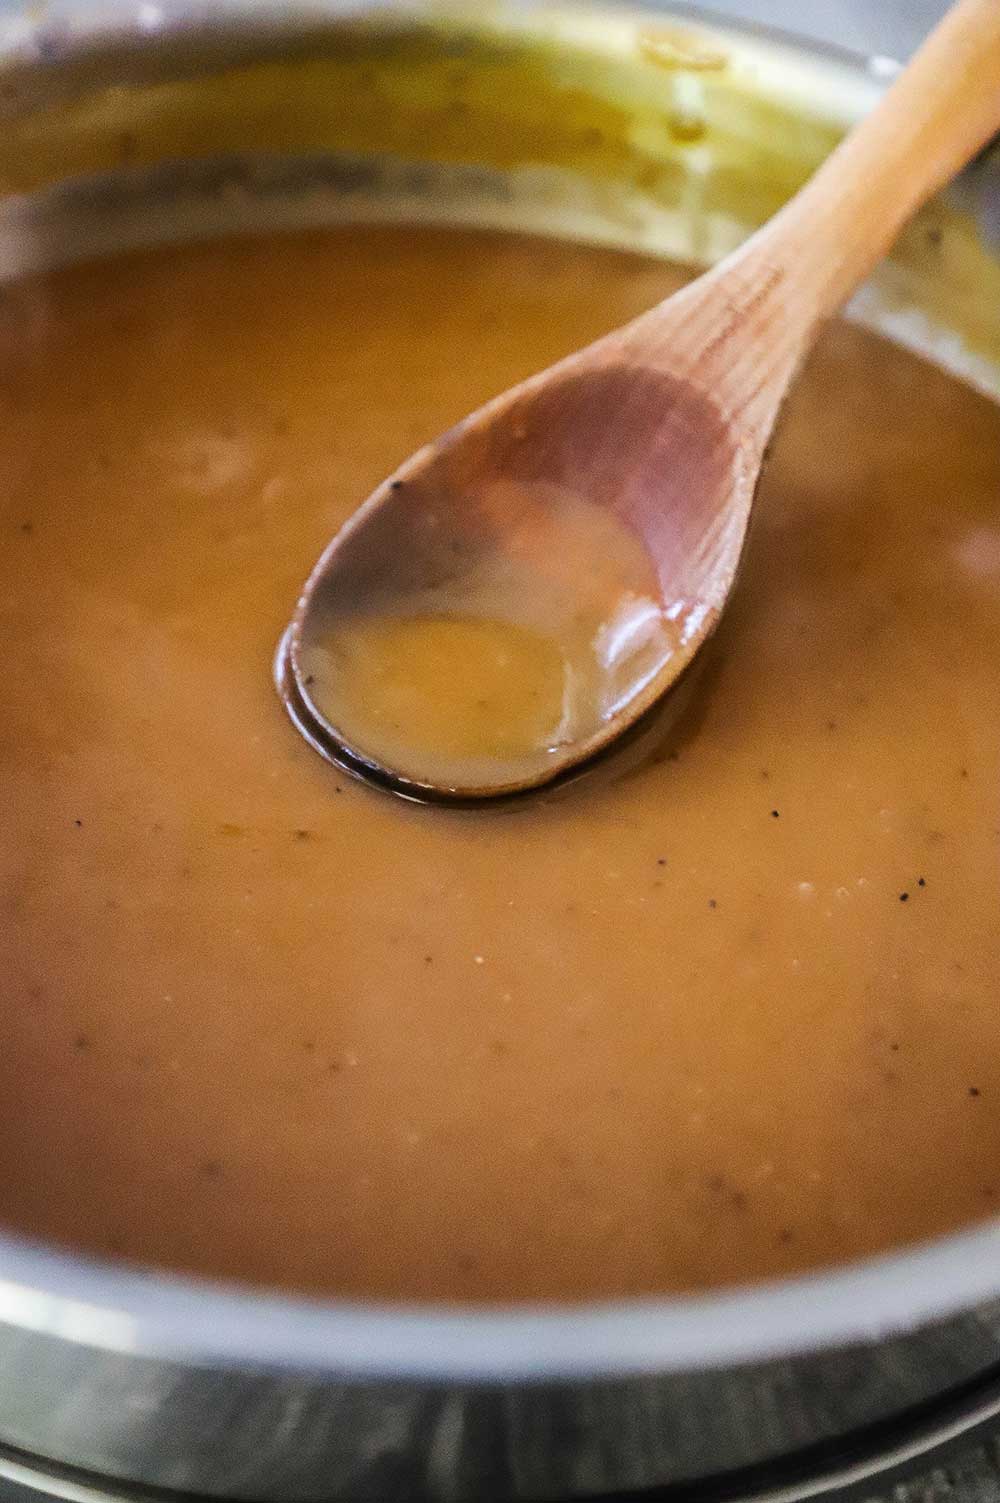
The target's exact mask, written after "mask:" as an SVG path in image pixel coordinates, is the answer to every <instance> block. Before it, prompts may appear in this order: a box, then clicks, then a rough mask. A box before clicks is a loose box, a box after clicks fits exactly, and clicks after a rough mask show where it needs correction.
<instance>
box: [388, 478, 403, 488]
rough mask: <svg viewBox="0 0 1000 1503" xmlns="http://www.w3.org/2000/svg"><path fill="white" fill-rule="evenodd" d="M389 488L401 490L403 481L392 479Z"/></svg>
mask: <svg viewBox="0 0 1000 1503" xmlns="http://www.w3.org/2000/svg"><path fill="white" fill-rule="evenodd" d="M389 489H390V490H391V491H401V490H402V489H403V482H402V481H401V480H390V481H389Z"/></svg>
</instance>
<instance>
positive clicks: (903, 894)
mask: <svg viewBox="0 0 1000 1503" xmlns="http://www.w3.org/2000/svg"><path fill="white" fill-rule="evenodd" d="M899 901H900V902H901V903H908V902H909V901H910V894H909V893H908V892H901V893H900V894H899Z"/></svg>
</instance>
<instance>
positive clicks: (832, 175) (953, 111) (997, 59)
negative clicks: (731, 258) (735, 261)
mask: <svg viewBox="0 0 1000 1503" xmlns="http://www.w3.org/2000/svg"><path fill="white" fill-rule="evenodd" d="M997 130H1000V0H958V3H957V4H956V5H953V6H952V8H951V9H950V10H949V11H948V13H947V14H946V15H945V17H944V19H943V20H942V21H941V23H940V24H939V25H938V27H937V28H936V29H935V30H934V31H933V32H932V33H931V35H930V36H929V37H928V38H927V40H926V41H925V42H924V44H923V46H922V47H921V48H920V50H919V52H918V53H917V54H916V56H915V57H914V59H913V61H912V62H911V63H910V65H909V67H908V68H907V69H906V70H905V71H904V72H903V73H902V74H901V75H900V77H899V78H898V79H897V81H896V82H895V83H894V84H893V86H892V88H890V89H889V91H888V92H887V93H886V94H885V96H884V97H883V98H882V99H881V100H880V102H879V103H878V105H876V107H875V109H874V110H872V112H871V114H869V115H868V116H867V117H866V118H865V119H864V120H863V121H862V122H861V123H860V125H859V126H858V127H857V128H856V129H855V130H854V131H853V132H852V133H851V135H850V136H848V137H847V139H846V140H845V141H844V142H843V143H842V144H841V145H840V146H839V147H838V148H837V149H836V150H835V151H834V152H833V153H832V154H831V155H830V157H829V158H828V159H827V161H826V162H824V164H823V166H822V167H820V169H819V171H818V172H817V173H816V174H815V176H814V177H813V178H812V179H811V181H810V182H809V183H807V184H806V186H805V188H803V190H802V191H801V193H799V194H798V195H797V197H796V198H794V199H793V200H792V201H791V202H790V203H789V204H788V205H786V207H785V208H784V209H783V210H781V212H780V213H778V214H777V215H776V216H775V218H774V219H773V220H772V221H771V223H770V224H769V225H768V226H767V227H766V228H765V229H764V230H762V231H761V232H760V233H759V234H758V235H757V236H755V237H754V238H753V240H751V241H749V242H748V243H747V245H746V246H745V247H744V252H743V253H744V254H745V255H746V257H747V261H748V263H751V262H752V263H753V264H754V266H755V270H756V272H757V273H758V274H759V272H760V271H761V270H765V271H766V270H767V269H768V267H770V268H780V269H781V270H782V271H784V272H786V273H787V275H788V278H789V281H790V284H791V285H790V287H788V289H787V292H786V295H790V296H791V297H794V298H796V299H797V300H799V301H800V303H801V307H800V309H799V314H800V317H801V319H802V321H803V323H804V325H805V331H806V333H807V337H808V334H809V333H810V332H811V330H812V329H813V328H814V327H815V325H816V324H817V323H818V322H820V321H821V320H823V319H824V318H827V317H829V316H830V314H832V313H833V312H835V311H836V309H837V308H839V306H840V304H841V303H842V302H843V300H844V299H845V298H846V297H847V296H848V295H849V294H850V292H851V291H852V290H853V289H854V288H855V287H856V286H857V285H858V284H859V283H860V282H862V281H863V280H864V278H865V277H866V276H867V275H868V273H869V272H870V271H871V269H872V267H873V266H875V264H876V263H877V262H878V261H879V260H881V258H882V257H883V256H884V255H885V253H886V251H887V250H888V249H889V247H890V246H891V244H892V242H893V241H894V240H895V238H896V236H897V234H898V233H899V230H900V229H901V228H902V226H903V224H904V223H905V222H906V220H907V219H909V217H910V216H911V215H912V214H913V213H914V212H915V211H916V210H917V209H918V208H919V207H920V205H921V204H922V203H924V201H925V200H926V199H928V198H929V197H930V196H931V195H932V194H933V193H934V192H935V191H936V189H938V188H940V187H941V186H942V185H943V184H944V183H946V182H947V181H948V180H949V179H950V178H951V177H953V176H954V174H955V173H956V172H957V171H958V170H959V168H961V167H962V166H963V165H964V164H965V163H966V162H967V161H968V160H969V159H970V157H972V156H973V155H974V154H975V153H976V152H977V151H978V150H979V148H980V147H981V146H983V145H985V143H986V142H987V141H988V140H989V139H990V137H991V136H992V135H993V134H994V133H995V132H996V131H997ZM740 254H741V253H740V252H737V256H739V255H740ZM790 311H791V310H790Z"/></svg>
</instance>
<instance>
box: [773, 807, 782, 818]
mask: <svg viewBox="0 0 1000 1503" xmlns="http://www.w3.org/2000/svg"><path fill="white" fill-rule="evenodd" d="M771 818H772V819H780V818H781V815H780V814H779V812H778V810H777V809H772V810H771Z"/></svg>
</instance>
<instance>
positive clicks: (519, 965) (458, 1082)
mask: <svg viewBox="0 0 1000 1503" xmlns="http://www.w3.org/2000/svg"><path fill="white" fill-rule="evenodd" d="M678 281H679V274H677V273H675V272H674V271H673V270H671V269H670V268H668V267H665V266H664V265H663V264H662V263H658V262H654V261H652V260H647V259H641V258H638V257H631V256H627V255H624V254H618V253H614V252H610V251H599V250H594V249H585V248H578V247H573V246H570V245H564V244H559V243H548V242H542V241H533V240H529V239H518V238H505V237H498V236H491V235H487V234H478V233H473V232H465V231H446V230H430V229H426V230H425V229H420V230H417V229H412V228H400V229H389V228H374V229H366V228H348V229H336V230H331V231H327V232H322V233H310V234H301V235H294V236H288V237H278V236H276V237H274V238H272V239H265V240H260V241H244V242H240V241H234V242H226V243H217V244H211V245H200V246H191V247H187V248H184V249H174V250H170V251H162V252H155V253H148V254H142V255H135V256H131V257H128V258H125V259H122V260H116V261H114V262H110V263H107V264H103V265H91V266H86V267H79V268H75V269H72V270H67V271H64V272H59V273H56V274H52V275H50V276H45V277H38V278H34V279H29V280H25V281H23V282H20V283H18V284H15V285H11V286H8V287H6V288H4V289H2V290H0V421H2V424H3V431H4V435H5V459H4V465H3V468H2V474H0V628H2V634H3V636H2V639H3V647H4V672H3V686H2V690H0V696H2V705H3V709H2V716H0V780H2V787H3V818H2V821H0V976H2V977H3V987H4V1001H3V1007H2V1013H0V1221H2V1222H3V1223H6V1224H7V1225H8V1226H11V1227H15V1228H18V1229H20V1230H23V1231H24V1232H27V1233H29V1234H30V1235H33V1236H38V1237H45V1238H54V1239H56V1240H58V1241H60V1242H63V1243H67V1244H72V1245H73V1246H75V1247H84V1248H88V1249H92V1250H95V1251H98V1252H103V1253H113V1254H115V1255H119V1256H124V1257H127V1258H129V1259H133V1260H138V1261H143V1262H151V1263H155V1264H161V1265H168V1266H170V1267H173V1268H178V1269H185V1270H196V1271H198V1272H201V1273H206V1274H212V1275H222V1276H226V1277H235V1278H238V1279H245V1280H255V1281H263V1282H266V1283H270V1284H277V1285H283V1286H289V1287H294V1288H299V1289H307V1290H313V1291H324V1292H330V1291H333V1292H350V1293H356V1294H364V1295H380V1296H407V1297H410V1296H421V1297H423V1296H427V1297H441V1298H454V1297H475V1298H486V1299H502V1298H503V1299H506V1298H524V1297H531V1296H553V1295H557V1296H566V1297H583V1296H589V1295H609V1294H617V1293H621V1292H628V1291H654V1290H673V1289H691V1288H695V1287H703V1286H710V1285H715V1284H721V1283H726V1282H730V1281H734V1280H736V1281H740V1280H745V1279H753V1278H759V1277H762V1276H766V1275H775V1274H780V1273H782V1272H785V1271H788V1270H793V1269H802V1268H806V1267H810V1266H815V1265H822V1264H828V1263H831V1262H833V1261H836V1260H840V1259H844V1258H849V1257H854V1256H857V1255H859V1254H865V1253H870V1252H873V1251H876V1250H878V1249H883V1248H887V1247H890V1246H893V1245H895V1244H899V1243H904V1242H907V1241H910V1240H912V1239H915V1238H924V1237H928V1236H930V1235H932V1234H935V1233H939V1232H942V1231H944V1230H947V1229H949V1228H953V1227H956V1226H958V1225H960V1224H962V1223H966V1222H970V1221H974V1220H976V1219H977V1218H981V1217H985V1216H987V1215H991V1214H993V1213H994V1212H995V1211H996V1210H997V1209H998V1207H1000V1012H998V1007H997V1003H998V998H1000V918H998V914H1000V909H998V896H1000V894H998V860H1000V776H998V774H1000V752H998V741H997V734H996V727H997V724H998V723H1000V688H998V684H1000V676H998V670H997V658H996V651H997V648H996V644H997V642H998V641H1000V409H998V408H997V407H995V406H994V405H992V404H991V403H989V402H988V401H986V400H985V399H983V398H980V397H978V396H976V395H974V394H972V393H971V392H969V391H967V390H965V389H964V388H963V387H961V386H960V385H958V384H957V383H955V382H954V381H952V380H951V379H950V378H948V377H946V376H945V375H943V374H941V373H940V372H938V371H937V370H935V369H933V368H932V367H930V366H928V365H926V364H923V363H921V362H920V361H918V360H916V359H915V358H913V357H910V356H908V355H905V354H903V353H901V352H900V351H898V350H895V349H893V348H891V347H889V346H888V345H886V344H883V343H881V342H880V341H878V340H876V339H875V338H873V337H871V336H869V335H867V334H864V333H862V332H859V331H856V330H852V329H850V328H847V327H846V326H837V327H834V328H833V329H831V330H830V332H829V333H828V334H827V336H826V337H825V338H824V340H823V342H822V344H821V346H820V348H819V350H818V351H817V353H816V356H815V358H814V359H813V360H812V362H811V365H810V367H809V369H808V371H807V372H806V374H805V376H804V378H803V380H802V382H801V384H800V386H799V388H798V389H797V391H796V393H795V395H794V398H793V400H792V402H791V405H790V409H789V411H788V414H787V417H786V419H785V421H784V424H783V429H782V433H781V436H780V440H779V442H778V444H777V446H776V452H775V455H774V459H773V461H772V464H771V466H770V468H769V471H768V473H767V475H766V478H765V482H764V486H765V491H764V494H763V497H762V501H761V506H760V517H759V521H758V523H757V525H756V528H755V534H754V537H753V539H752V541H751V545H750V550H749V555H748V559H747V563H746V569H745V574H744V577H743V580H742V584H741V587H740V589H739V591H738V592H737V595H736V598H735V599H734V602H733V604H732V607H731V610H730V613H729V614H728V616H727V618H726V621H725V623H724V625H723V628H722V630H721V631H720V634H719V636H718V637H717V639H716V643H715V647H714V650H713V655H712V657H711V659H710V661H709V662H708V663H707V665H706V667H705V671H704V673H703V675H702V677H701V679H700V681H699V682H698V683H697V684H696V685H695V686H694V689H693V691H692V698H691V702H690V704H689V705H688V707H687V709H686V710H685V711H684V713H683V715H682V717H681V719H680V721H679V722H678V723H677V724H673V725H671V726H670V727H668V728H665V729H664V731H663V735H662V737H658V738H657V739H656V741H655V745H654V746H653V748H652V749H651V748H650V747H648V746H647V747H646V748H644V750H643V752H642V755H633V756H632V757H631V758H629V757H627V756H626V757H623V758H621V759H620V760H619V761H617V762H613V763H609V764H608V765H607V766H606V767H605V768H604V769H602V771H601V773H600V775H599V776H595V777H594V778H592V779H590V780H589V781H587V782H583V783H580V784H578V785H576V786H574V787H571V788H569V789H566V790H563V791H562V792H561V793H560V794H559V795H558V796H556V795H552V796H549V797H546V798H543V799H540V800H538V801H536V802H534V803H530V804H526V805H524V806H523V807H520V808H514V809H508V810H505V811H503V812H501V811H498V810H488V811H485V812H482V813H460V812H450V811H442V810H438V809H426V808H421V807H417V806H408V805H405V804H403V803H400V802H398V801H396V800H393V799H392V798H390V797H388V796H387V795H384V794H380V793H378V792H375V791H371V790H369V789H367V788H365V787H363V786H361V785H359V784H357V783H355V782H353V781H352V780H351V779H350V778H348V777H346V776H342V775H338V774H337V773H336V772H334V771H333V770H332V769H331V768H330V767H328V766H327V765H325V764H324V763H323V762H321V761H320V759H319V758H318V757H317V756H316V755H315V754H314V753H313V752H312V751H311V750H310V749H309V748H308V747H307V746H306V745H305V744H304V742H303V741H302V740H301V739H300V737H299V736H298V735H297V734H296V733H295V731H294V730H293V728H292V727H291V726H290V725H289V723H288V721H287V719H286V717H285V714H284V711H283V709H282V707H281V704H280V703H279V700H278V698H277V696H276V695H275V692H274V688H273V685H272V682H271V671H270V670H271V659H272V654H273V652H274V648H275V645H276V643H277V640H278V637H279V634H280V632H281V631H282V629H283V627H284V625H285V623H286V621H287V619H288V615H289V611H290V608H291V606H292V603H293V601H294V598H295V594H296V592H297V590H298V587H299V585H300V583H301V581H302V579H303V577H304V575H305V573H306V571H307V570H308V568H309V566H310V565H311V563H312V562H313V560H314V558H315V557H316V555H317V553H318V552H319V550H320V548H321V547H322V545H323V544H324V543H325V541H326V540H327V539H328V537H329V536H330V535H331V533H332V532H333V531H334V529H335V528H336V527H337V526H338V525H339V524H340V522H341V521H342V520H343V519H344V518H345V517H346V516H347V515H348V514H349V512H350V511H351V510H352V508H353V507H354V506H355V504H356V503H357V502H358V501H359V500H360V499H361V498H363V497H364V496H365V495H366V494H367V493H368V492H369V491H370V490H371V489H372V488H373V487H374V486H375V484H376V483H377V482H378V481H379V480H380V479H381V478H382V477H383V476H384V475H385V474H387V473H388V472H389V471H390V470H391V469H392V467H393V466H394V465H395V464H396V463H398V462H399V460H401V459H402V458H403V457H405V456H406V455H407V454H409V453H410V452H411V451H412V450H413V449H414V448H415V447H416V446H417V445H418V444H420V443H422V442H424V441H425V440H427V439H429V438H431V437H433V436H434V435H435V434H437V433H438V432H440V431H441V430H442V429H443V428H445V427H446V426H447V425H448V424H450V423H452V422H454V421H455V420H456V419H457V418H459V417H460V416H462V415H463V414H464V413H465V412H467V411H469V409H470V408H472V407H474V406H475V405H476V404H478V403H480V402H482V401H483V400H484V399H486V398H487V397H489V396H491V395H492V394H493V393H495V392H497V391H499V390H502V389H503V388H504V387H506V386H508V385H510V384H512V383H513V382H514V381H516V380H518V379H519V378H521V377H522V376H524V375H526V374H528V373H529V372H530V371H532V370H534V369H536V368H539V367H541V366H544V365H546V364H548V363H549V362H551V361H552V360H554V359H556V358H557V357H558V356H560V355H562V354H564V353H566V352H567V351H569V350H570V349H573V348H575V347H576V346H578V345H580V344H582V343H584V342H585V341H587V340H589V339H592V338H594V337H595V336H597V335H598V334H600V333H601V332H603V331H604V330H606V329H608V328H610V327H612V326H614V325H616V324H618V323H620V322H622V321H624V320H625V319H627V318H629V317H631V316H632V315H633V314H635V313H638V312H639V311H640V310H641V309H644V308H646V307H647V306H649V305H650V304H651V303H653V302H654V301H655V300H656V299H658V298H660V297H662V296H665V295H666V294H667V293H668V292H669V291H670V290H671V289H672V288H673V286H675V285H676V284H677V282H678ZM500 310H502V313H501V311H500ZM473 352H474V353H473Z"/></svg>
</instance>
